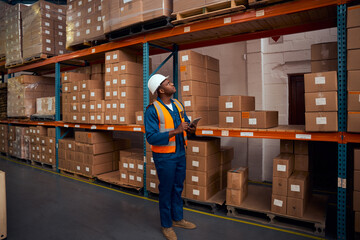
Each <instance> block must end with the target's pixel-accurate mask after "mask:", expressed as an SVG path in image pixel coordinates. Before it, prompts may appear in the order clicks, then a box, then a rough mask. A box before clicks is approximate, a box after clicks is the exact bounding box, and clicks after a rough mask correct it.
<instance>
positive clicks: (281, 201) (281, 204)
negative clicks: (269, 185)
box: [271, 195, 287, 215]
mask: <svg viewBox="0 0 360 240" xmlns="http://www.w3.org/2000/svg"><path fill="white" fill-rule="evenodd" d="M286 203H287V197H285V196H278V195H272V197H271V212H273V213H279V214H283V215H285V214H286V210H287V205H286Z"/></svg>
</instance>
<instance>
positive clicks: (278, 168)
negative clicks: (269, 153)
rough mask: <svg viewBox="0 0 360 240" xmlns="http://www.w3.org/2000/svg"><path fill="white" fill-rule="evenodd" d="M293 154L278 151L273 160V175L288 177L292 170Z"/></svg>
mask: <svg viewBox="0 0 360 240" xmlns="http://www.w3.org/2000/svg"><path fill="white" fill-rule="evenodd" d="M294 161H295V159H294V155H293V154H288V153H280V154H279V155H278V156H277V157H275V158H274V160H273V177H282V178H288V177H289V176H290V175H291V174H292V172H293V170H294Z"/></svg>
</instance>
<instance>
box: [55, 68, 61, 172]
mask: <svg viewBox="0 0 360 240" xmlns="http://www.w3.org/2000/svg"><path fill="white" fill-rule="evenodd" d="M60 120H61V119H60V63H55V121H60ZM55 131H56V136H55V141H56V149H55V154H56V171H57V172H59V139H60V138H61V136H60V135H61V131H60V127H56V128H55Z"/></svg>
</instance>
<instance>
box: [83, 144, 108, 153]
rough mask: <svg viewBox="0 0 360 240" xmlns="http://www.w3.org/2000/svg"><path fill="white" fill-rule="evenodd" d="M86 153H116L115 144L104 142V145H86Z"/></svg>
mask: <svg viewBox="0 0 360 240" xmlns="http://www.w3.org/2000/svg"><path fill="white" fill-rule="evenodd" d="M84 149H85V152H86V153H88V154H94V155H97V154H102V153H108V152H113V151H114V143H113V142H104V143H96V144H85V145H84Z"/></svg>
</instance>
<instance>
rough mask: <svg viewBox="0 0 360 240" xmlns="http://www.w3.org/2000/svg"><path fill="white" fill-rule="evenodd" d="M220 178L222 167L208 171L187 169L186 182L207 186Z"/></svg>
mask: <svg viewBox="0 0 360 240" xmlns="http://www.w3.org/2000/svg"><path fill="white" fill-rule="evenodd" d="M219 178H220V168H213V169H210V170H208V171H206V172H202V171H193V170H186V179H185V181H186V184H191V185H196V186H203V187H206V186H207V185H209V184H210V183H211V182H213V181H215V180H217V179H219Z"/></svg>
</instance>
